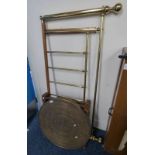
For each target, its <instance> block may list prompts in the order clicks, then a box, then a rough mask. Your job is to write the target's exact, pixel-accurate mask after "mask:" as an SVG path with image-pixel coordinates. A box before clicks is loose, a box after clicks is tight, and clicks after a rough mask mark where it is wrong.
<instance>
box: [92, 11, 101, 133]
mask: <svg viewBox="0 0 155 155" xmlns="http://www.w3.org/2000/svg"><path fill="white" fill-rule="evenodd" d="M103 24H104V14H101V19H100V33H99V45H98V55H97V68H96V79H95V90H94V101H93V113H92V124H91V125H92V127H91V133H92V134H93V127H94V117H95V108H96V97H97V88H98V76H99V67H100V57H101V48H102V42H103Z"/></svg>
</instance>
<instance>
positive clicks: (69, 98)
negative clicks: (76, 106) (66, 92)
mask: <svg viewBox="0 0 155 155" xmlns="http://www.w3.org/2000/svg"><path fill="white" fill-rule="evenodd" d="M50 95H51V96H56V97H60V98H64V99H67V100H74V101H76V102H77V103H79V102H81V101H82V100H81V99H77V98H71V97H67V96H62V95H56V94H50Z"/></svg>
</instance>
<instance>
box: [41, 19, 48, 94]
mask: <svg viewBox="0 0 155 155" xmlns="http://www.w3.org/2000/svg"><path fill="white" fill-rule="evenodd" d="M41 26H42V40H43V48H44V59H45V72H46V85H47V91H48V93H50V85H49V83H48V81H49V71H48V57H47V43H46V35H45V31H46V24H45V21H44V20H41Z"/></svg>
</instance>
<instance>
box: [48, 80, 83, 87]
mask: <svg viewBox="0 0 155 155" xmlns="http://www.w3.org/2000/svg"><path fill="white" fill-rule="evenodd" d="M49 82H50V83H55V84H60V85H66V86H72V87H79V88H84V86H82V85H76V84H71V83H65V82H56V81H49Z"/></svg>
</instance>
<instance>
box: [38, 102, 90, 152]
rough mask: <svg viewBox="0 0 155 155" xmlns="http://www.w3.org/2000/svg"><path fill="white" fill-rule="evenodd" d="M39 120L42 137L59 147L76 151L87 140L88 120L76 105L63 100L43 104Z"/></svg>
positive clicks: (88, 133) (88, 132)
mask: <svg viewBox="0 0 155 155" xmlns="http://www.w3.org/2000/svg"><path fill="white" fill-rule="evenodd" d="M39 120H40V127H41V129H42V132H43V133H44V135H45V136H46V137H47V138H48V139H49V140H50V141H51V142H52V143H54V144H55V145H57V146H59V147H63V148H65V149H77V148H81V147H82V146H84V145H85V144H86V143H87V141H88V140H89V137H90V125H89V119H88V116H87V115H86V114H85V113H84V112H83V111H82V109H81V108H80V105H78V104H77V103H74V102H67V101H65V100H54V102H53V103H50V102H47V103H44V105H43V106H42V108H41V110H40V112H39Z"/></svg>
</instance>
